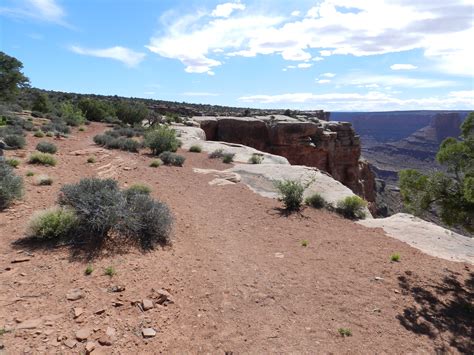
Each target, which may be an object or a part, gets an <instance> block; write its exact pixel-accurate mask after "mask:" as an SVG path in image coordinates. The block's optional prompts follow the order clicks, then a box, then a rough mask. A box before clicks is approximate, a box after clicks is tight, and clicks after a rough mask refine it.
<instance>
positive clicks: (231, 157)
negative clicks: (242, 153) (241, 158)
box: [222, 153, 235, 164]
mask: <svg viewBox="0 0 474 355" xmlns="http://www.w3.org/2000/svg"><path fill="white" fill-rule="evenodd" d="M234 157H235V154H234V153H224V156H223V157H222V162H224V163H226V164H230V163H232V162H233V161H234Z"/></svg>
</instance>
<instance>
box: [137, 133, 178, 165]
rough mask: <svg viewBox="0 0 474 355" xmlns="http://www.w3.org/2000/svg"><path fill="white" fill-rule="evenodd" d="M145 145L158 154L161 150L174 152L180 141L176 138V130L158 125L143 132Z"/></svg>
mask: <svg viewBox="0 0 474 355" xmlns="http://www.w3.org/2000/svg"><path fill="white" fill-rule="evenodd" d="M145 146H146V147H148V148H150V149H151V152H152V153H153V154H154V155H159V154H161V153H163V152H176V150H178V148H179V146H180V142H179V140H178V139H177V138H176V132H175V131H174V130H173V129H171V128H169V127H167V126H159V127H158V128H157V129H155V130H153V131H150V132H148V133H146V134H145ZM162 160H163V159H162Z"/></svg>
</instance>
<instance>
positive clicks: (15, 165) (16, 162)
mask: <svg viewBox="0 0 474 355" xmlns="http://www.w3.org/2000/svg"><path fill="white" fill-rule="evenodd" d="M6 163H7V164H8V165H10V166H11V167H12V168H15V169H16V168H18V166H19V165H20V161H19V160H18V159H13V158H11V159H7V160H6Z"/></svg>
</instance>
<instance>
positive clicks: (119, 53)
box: [69, 46, 146, 67]
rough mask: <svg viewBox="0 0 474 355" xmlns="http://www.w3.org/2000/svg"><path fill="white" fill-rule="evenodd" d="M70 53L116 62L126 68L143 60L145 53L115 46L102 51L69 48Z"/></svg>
mask: <svg viewBox="0 0 474 355" xmlns="http://www.w3.org/2000/svg"><path fill="white" fill-rule="evenodd" d="M69 49H70V50H71V51H73V52H74V53H77V54H81V55H87V56H92V57H99V58H109V59H114V60H118V61H119V62H122V63H123V64H125V65H126V66H128V67H135V66H137V65H138V64H140V62H141V61H142V60H143V59H144V58H145V56H146V54H145V53H140V52H135V51H133V50H131V49H128V48H124V47H120V46H115V47H111V48H104V49H90V48H83V47H80V46H70V48H69Z"/></svg>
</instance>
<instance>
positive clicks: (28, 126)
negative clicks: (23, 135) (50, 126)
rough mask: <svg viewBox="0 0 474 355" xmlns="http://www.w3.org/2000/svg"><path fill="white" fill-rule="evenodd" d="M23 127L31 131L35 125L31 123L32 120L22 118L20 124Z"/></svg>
mask: <svg viewBox="0 0 474 355" xmlns="http://www.w3.org/2000/svg"><path fill="white" fill-rule="evenodd" d="M21 126H22V127H23V129H24V130H25V131H32V130H34V129H35V125H34V124H33V122H30V121H27V120H23V122H22V125H21Z"/></svg>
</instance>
